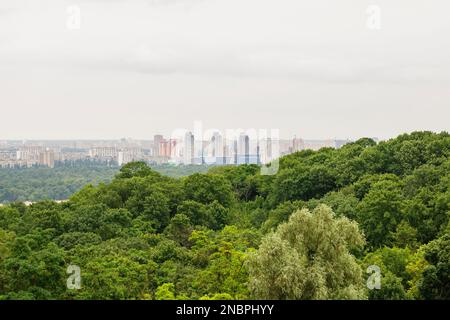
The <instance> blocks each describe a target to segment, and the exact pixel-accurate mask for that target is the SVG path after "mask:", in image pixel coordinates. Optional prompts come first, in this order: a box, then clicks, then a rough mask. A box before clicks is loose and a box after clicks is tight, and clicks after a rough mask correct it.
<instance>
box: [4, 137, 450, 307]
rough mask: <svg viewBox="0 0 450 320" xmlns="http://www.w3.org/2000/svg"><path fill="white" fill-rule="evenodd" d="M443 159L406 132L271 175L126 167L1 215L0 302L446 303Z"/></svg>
mask: <svg viewBox="0 0 450 320" xmlns="http://www.w3.org/2000/svg"><path fill="white" fill-rule="evenodd" d="M449 155H450V135H449V134H448V133H446V132H442V133H432V132H413V133H411V134H403V135H400V136H398V137H396V138H394V139H391V140H388V141H382V142H379V143H376V142H375V141H373V140H372V139H369V138H363V139H360V140H358V141H356V142H353V143H350V144H347V145H345V146H343V147H342V148H340V149H333V148H323V149H321V150H319V151H311V150H304V151H300V152H297V153H294V154H291V155H288V156H284V157H282V158H281V159H280V166H279V171H278V172H277V173H276V174H275V175H261V168H260V167H258V166H256V165H241V166H219V167H213V168H210V169H209V170H208V172H206V173H194V174H191V175H189V176H185V177H169V176H166V175H163V174H161V173H158V172H157V171H155V170H153V169H152V168H150V167H149V166H147V165H146V164H145V163H142V162H134V163H129V164H127V165H125V166H123V167H122V168H121V169H120V171H118V172H117V173H116V174H115V176H114V178H113V179H111V180H110V181H109V180H108V182H100V183H98V184H88V185H86V186H84V187H83V188H82V189H81V190H79V191H77V192H76V193H74V194H73V195H71V196H70V200H69V201H68V202H64V203H55V202H52V201H42V202H38V203H35V204H33V205H31V206H25V205H23V204H22V203H20V202H13V203H10V204H8V205H5V206H2V207H0V300H16V299H143V300H173V299H192V300H197V299H203V300H208V299H214V300H227V299H296V300H297V299H298V300H303V299H305V300H306V299H370V300H376V299H395V300H403V299H410V300H416V299H417V300H421V299H425V300H429V299H450V223H449V218H450V188H449V187H450V160H449ZM69 266H78V267H79V268H80V276H81V287H80V288H75V289H73V288H69V287H68V286H67V283H68V277H69V276H70V274H68V272H67V271H68V267H69ZM374 268H375V269H378V271H379V272H378V273H377V274H376V275H377V276H379V277H378V278H375V279H379V280H380V281H379V285H375V286H371V285H369V282H370V281H369V280H371V279H372V280H373V279H374V278H373V276H374V273H373V272H372V271H371V270H374ZM368 271H370V272H368ZM370 283H372V282H370ZM375 283H376V281H375Z"/></svg>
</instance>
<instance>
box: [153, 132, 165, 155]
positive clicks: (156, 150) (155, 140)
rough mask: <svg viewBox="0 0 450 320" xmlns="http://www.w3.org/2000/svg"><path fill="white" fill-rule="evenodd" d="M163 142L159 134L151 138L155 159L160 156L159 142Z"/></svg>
mask: <svg viewBox="0 0 450 320" xmlns="http://www.w3.org/2000/svg"><path fill="white" fill-rule="evenodd" d="M163 141H164V137H163V136H162V135H160V134H157V135H155V136H154V137H153V155H154V156H155V157H159V156H160V155H161V154H160V153H161V152H160V146H161V142H163Z"/></svg>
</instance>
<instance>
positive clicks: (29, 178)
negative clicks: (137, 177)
mask: <svg viewBox="0 0 450 320" xmlns="http://www.w3.org/2000/svg"><path fill="white" fill-rule="evenodd" d="M152 169H153V170H155V171H157V172H159V173H161V174H163V175H166V176H169V177H174V178H179V177H184V176H187V175H190V174H193V173H197V172H207V171H208V169H209V166H207V165H200V166H196V165H186V166H184V165H179V166H175V165H170V164H161V165H154V166H152ZM118 171H119V167H118V166H108V165H106V164H101V163H95V162H89V161H84V162H80V163H77V164H76V165H71V164H70V163H69V164H63V165H58V166H57V167H55V168H46V167H31V168H0V203H8V202H14V201H31V202H35V201H42V200H65V199H68V198H69V197H70V196H71V195H72V194H74V193H75V192H77V191H79V190H80V189H81V188H83V187H84V186H85V185H87V184H94V185H95V184H98V183H100V182H110V181H111V180H112V179H113V178H114V175H115V174H116V173H117V172H118Z"/></svg>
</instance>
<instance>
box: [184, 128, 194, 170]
mask: <svg viewBox="0 0 450 320" xmlns="http://www.w3.org/2000/svg"><path fill="white" fill-rule="evenodd" d="M194 146H195V139H194V135H193V134H192V132H186V134H185V136H184V150H183V158H184V161H183V162H184V164H192V163H193V160H194V156H195V154H194Z"/></svg>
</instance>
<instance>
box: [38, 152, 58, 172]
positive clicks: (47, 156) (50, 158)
mask: <svg viewBox="0 0 450 320" xmlns="http://www.w3.org/2000/svg"><path fill="white" fill-rule="evenodd" d="M39 164H40V165H43V166H46V167H49V168H54V167H55V152H54V151H53V150H50V149H48V148H47V149H46V150H45V151H43V152H41V153H40V154H39Z"/></svg>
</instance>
